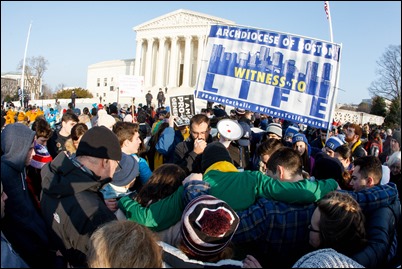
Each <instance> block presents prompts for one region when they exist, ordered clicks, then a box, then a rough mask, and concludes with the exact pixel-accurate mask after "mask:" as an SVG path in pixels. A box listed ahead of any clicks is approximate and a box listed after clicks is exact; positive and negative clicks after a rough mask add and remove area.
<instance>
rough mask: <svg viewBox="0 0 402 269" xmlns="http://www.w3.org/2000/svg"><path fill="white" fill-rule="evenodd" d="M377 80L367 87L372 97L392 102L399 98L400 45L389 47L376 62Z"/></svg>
mask: <svg viewBox="0 0 402 269" xmlns="http://www.w3.org/2000/svg"><path fill="white" fill-rule="evenodd" d="M377 64H378V69H377V70H376V73H377V75H378V76H379V78H378V79H377V80H375V81H373V82H372V83H371V85H370V87H369V89H368V90H369V93H370V94H371V95H372V96H381V97H383V98H384V99H386V100H389V101H392V100H394V99H400V97H401V45H399V46H394V45H390V46H389V47H388V48H387V49H386V50H385V52H384V54H383V55H382V56H381V58H380V60H378V61H377Z"/></svg>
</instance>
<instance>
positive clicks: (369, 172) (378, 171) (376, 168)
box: [353, 155, 382, 185]
mask: <svg viewBox="0 0 402 269" xmlns="http://www.w3.org/2000/svg"><path fill="white" fill-rule="evenodd" d="M353 165H354V166H355V167H356V166H359V167H360V169H359V173H360V175H361V176H362V178H366V177H368V176H370V177H372V178H373V180H374V184H375V185H379V184H380V182H381V178H382V165H381V161H380V159H379V158H378V157H375V156H372V155H368V156H363V157H360V158H357V159H356V160H354V162H353Z"/></svg>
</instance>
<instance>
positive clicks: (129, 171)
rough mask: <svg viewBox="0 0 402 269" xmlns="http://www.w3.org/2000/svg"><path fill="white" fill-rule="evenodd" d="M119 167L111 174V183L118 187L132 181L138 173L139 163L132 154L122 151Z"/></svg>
mask: <svg viewBox="0 0 402 269" xmlns="http://www.w3.org/2000/svg"><path fill="white" fill-rule="evenodd" d="M120 165H121V168H120V169H119V170H116V172H114V174H113V179H112V182H111V184H113V185H115V186H119V187H123V186H126V185H128V184H129V183H130V182H132V181H133V180H134V179H135V178H136V177H137V176H138V175H139V167H138V166H139V165H138V162H137V160H136V159H134V157H133V156H131V155H128V154H126V153H124V152H123V153H122V156H121V161H120Z"/></svg>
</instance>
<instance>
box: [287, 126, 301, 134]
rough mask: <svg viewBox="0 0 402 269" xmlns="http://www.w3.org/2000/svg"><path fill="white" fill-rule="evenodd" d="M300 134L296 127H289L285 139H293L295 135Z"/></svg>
mask: <svg viewBox="0 0 402 269" xmlns="http://www.w3.org/2000/svg"><path fill="white" fill-rule="evenodd" d="M297 133H299V128H297V127H295V126H289V127H288V128H287V129H286V131H285V137H287V136H290V137H293V136H294V135H295V134H297Z"/></svg>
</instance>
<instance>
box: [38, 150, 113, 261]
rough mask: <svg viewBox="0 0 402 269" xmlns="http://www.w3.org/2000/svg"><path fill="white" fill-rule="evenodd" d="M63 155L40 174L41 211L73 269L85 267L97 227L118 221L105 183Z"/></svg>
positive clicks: (57, 245)
mask: <svg viewBox="0 0 402 269" xmlns="http://www.w3.org/2000/svg"><path fill="white" fill-rule="evenodd" d="M79 166H80V164H79V163H78V161H77V160H76V159H70V158H69V157H68V156H67V155H66V154H63V153H60V154H59V155H57V157H56V158H55V159H54V160H53V161H52V162H50V163H47V164H46V165H45V166H44V167H43V168H42V171H41V175H42V199H41V201H40V202H41V209H42V212H43V216H44V219H45V222H46V224H47V225H48V226H49V227H52V232H53V233H52V239H53V240H54V241H53V242H55V244H56V245H55V246H56V247H57V249H59V250H60V251H61V253H62V254H63V256H64V257H65V258H66V260H67V261H68V262H69V264H70V265H72V266H74V267H86V266H87V265H86V254H87V251H88V242H89V238H90V236H91V235H92V233H93V232H94V231H95V230H96V229H97V228H98V226H100V225H102V224H104V223H106V222H109V221H112V220H115V219H117V218H116V216H115V214H114V213H113V212H112V211H111V210H110V209H109V208H107V206H106V204H105V201H104V199H103V196H102V194H101V192H100V189H101V187H102V186H103V185H104V184H105V183H106V182H101V181H100V178H99V177H98V176H96V175H95V174H94V173H92V172H91V171H90V170H89V169H88V168H86V167H83V166H82V165H81V166H80V167H79Z"/></svg>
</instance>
